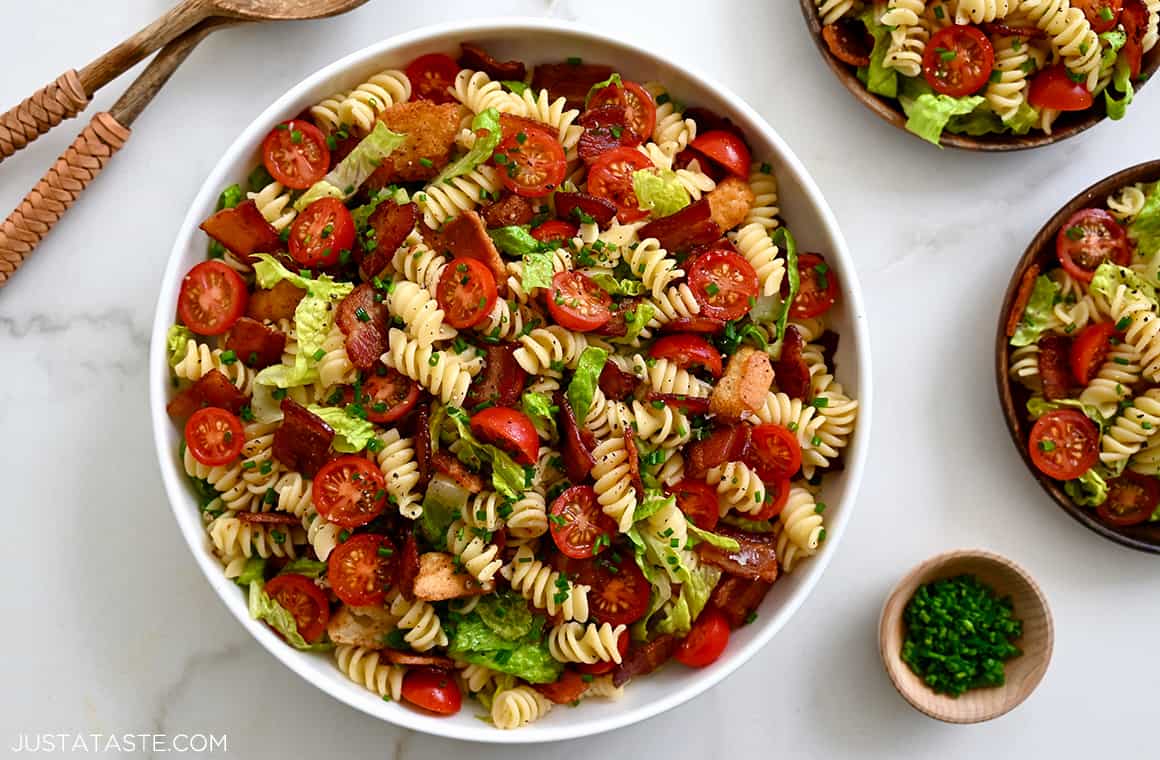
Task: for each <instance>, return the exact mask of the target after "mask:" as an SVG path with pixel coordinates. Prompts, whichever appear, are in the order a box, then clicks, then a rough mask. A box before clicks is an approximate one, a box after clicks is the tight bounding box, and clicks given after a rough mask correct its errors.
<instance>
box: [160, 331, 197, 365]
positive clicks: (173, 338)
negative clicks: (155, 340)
mask: <svg viewBox="0 0 1160 760" xmlns="http://www.w3.org/2000/svg"><path fill="white" fill-rule="evenodd" d="M191 340H197V339H196V338H194V337H193V332H192V331H191V330H190V329H189V328H188V327H185V326H184V325H170V326H169V332H168V333H166V334H165V355H166V357H168V359H169V366H170V367H176V366H177V365H178V363H180V362H181V360H182V359H184V358H185V352H186V349H187V348H188V347H189V341H191Z"/></svg>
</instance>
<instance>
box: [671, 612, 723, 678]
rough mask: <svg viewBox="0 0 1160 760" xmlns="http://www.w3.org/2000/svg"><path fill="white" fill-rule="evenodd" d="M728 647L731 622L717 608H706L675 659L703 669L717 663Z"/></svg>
mask: <svg viewBox="0 0 1160 760" xmlns="http://www.w3.org/2000/svg"><path fill="white" fill-rule="evenodd" d="M728 645H729V622H728V621H727V620H725V616H724V615H723V614H721V612H720V610H718V609H717V608H716V607H706V608H705V609H704V610H702V611H701V614H700V616H699V617H698V618H697V621H696V622H695V623H693V628H692V630H690V631H689V635H688V636H686V637H685V638H684V639H682V640H681V643H680V646H678V647H677V652H676V654H674V655H673V657H674V658H675V659H676V660H677V662H679V663H681V664H682V665H686V666H688V667H690V668H703V667H705V666H706V665H712V664H713V663H714V662H716V661H717V658H718V657H720V656H721V653H722V652H724V651H725V647H727V646H728Z"/></svg>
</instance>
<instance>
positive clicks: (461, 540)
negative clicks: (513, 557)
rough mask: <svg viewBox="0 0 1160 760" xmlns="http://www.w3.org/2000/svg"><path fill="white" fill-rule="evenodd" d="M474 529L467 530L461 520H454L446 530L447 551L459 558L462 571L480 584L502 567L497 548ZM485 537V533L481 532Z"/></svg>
mask: <svg viewBox="0 0 1160 760" xmlns="http://www.w3.org/2000/svg"><path fill="white" fill-rule="evenodd" d="M477 532H479V531H477V530H476V529H472V528H468V527H467V525H466V524H465V523H464V522H463V520H456V521H455V522H453V523H451V527H449V528H448V529H447V550H448V551H450V552H451V553H452V554H454V555H455V556H456V557H458V558H459V561H460V563H462V564H463V569H464V570H466V571H467V572H468V573H470V574H471V575H472V576H474V577H475V579H476V580H478V581H479V582H480V583H487V582H488V581H490V580H491V579H492V578H494V577H495V574H496V573H498V572H499V571H500V568H502V567H503V559H502V558H500V556H499V547H498V546H496V545H495V544H491V543H488V542H487V541H485V540H484V538H483V537H482V536H480V535H477ZM483 533H484V535H487V532H486V531H483Z"/></svg>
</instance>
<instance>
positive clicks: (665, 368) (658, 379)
mask: <svg viewBox="0 0 1160 760" xmlns="http://www.w3.org/2000/svg"><path fill="white" fill-rule="evenodd" d="M632 366H633V369H634V370H635V371H634V372H633V374H635V375H637V376H638V377H643V378H645V379H646V380H647V382H648V384H649V387H650V388H652V390H653V392H654V393H667V394H673V393H675V394H677V395H679V396H698V397H703V396H708V395H709V391H710V390H711V387H710V386H709V384H708V383H706V382H705V381H704V380H699V379H698V378H695V377H693V376H692V375H691V374H689V372H688V371H687V370H684V369H682V368H681V367H678V366H677V365H676V364H674V363H673V362H671V361H669V360H668V359H651V358H650V359H648V360H647V361H646V360H645V359H644V358H643V357H641V355H640V354H636V355H634V356H633V357H632Z"/></svg>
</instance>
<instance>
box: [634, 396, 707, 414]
mask: <svg viewBox="0 0 1160 760" xmlns="http://www.w3.org/2000/svg"><path fill="white" fill-rule="evenodd" d="M648 400H649V401H660V402H661V403H662V404H664V405H665V406H675V407H677V408H678V409H680V410H681V411H682V412H684V413H685V414H707V413H708V412H709V399H707V398H705V397H703V396H682V395H680V394H677V393H654V392H652V391H650V392H649V394H648Z"/></svg>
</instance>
